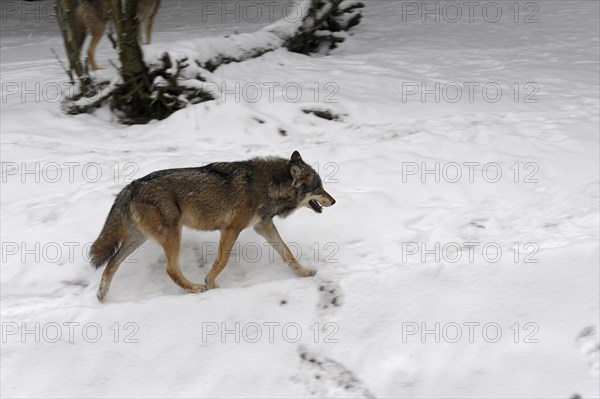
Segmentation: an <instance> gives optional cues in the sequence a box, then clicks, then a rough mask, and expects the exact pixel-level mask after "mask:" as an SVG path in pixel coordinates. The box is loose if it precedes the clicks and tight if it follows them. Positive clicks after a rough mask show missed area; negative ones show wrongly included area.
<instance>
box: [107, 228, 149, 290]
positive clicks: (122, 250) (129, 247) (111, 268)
mask: <svg viewBox="0 0 600 399" xmlns="http://www.w3.org/2000/svg"><path fill="white" fill-rule="evenodd" d="M146 240H147V238H146V236H144V234H143V233H142V232H141V231H139V230H138V229H136V228H135V227H130V228H129V230H128V231H127V233H126V235H125V239H124V240H123V243H122V244H121V247H119V249H118V250H117V252H116V253H115V254H114V255H113V257H112V258H111V259H110V261H109V262H108V265H106V268H105V269H104V272H103V273H102V279H101V280H100V287H99V288H98V293H97V294H96V296H97V297H98V300H99V301H100V302H102V301H103V300H104V297H105V296H106V294H107V293H108V289H109V287H110V283H111V281H112V279H113V276H114V275H115V273H116V272H117V270H118V269H119V266H121V263H123V261H124V260H125V259H127V257H128V256H129V255H131V254H132V253H133V252H134V251H135V250H136V249H138V248H139V246H140V245H142V244H143V243H144V242H145V241H146Z"/></svg>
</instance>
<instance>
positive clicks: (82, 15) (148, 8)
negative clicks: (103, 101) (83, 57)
mask: <svg viewBox="0 0 600 399" xmlns="http://www.w3.org/2000/svg"><path fill="white" fill-rule="evenodd" d="M110 1H111V0H78V2H77V7H76V9H75V14H76V15H75V20H76V27H75V30H76V32H75V34H76V41H77V49H78V51H79V52H80V53H81V48H82V47H83V42H84V41H85V38H86V36H87V33H88V32H90V33H91V34H92V40H91V41H90V45H89V47H88V50H87V58H88V61H89V63H90V66H91V67H92V69H93V70H94V71H97V70H98V69H100V67H99V66H98V64H97V63H96V55H95V54H96V47H97V46H98V43H99V42H100V39H102V36H103V35H104V32H105V31H106V25H107V23H108V20H109V18H110V17H111V12H110ZM159 5H160V0H138V1H137V7H138V11H137V20H138V33H140V36H141V26H140V25H141V24H142V22H144V23H145V24H146V44H150V41H151V40H152V26H153V24H154V16H155V15H156V13H157V11H158V7H159ZM140 41H141V40H140Z"/></svg>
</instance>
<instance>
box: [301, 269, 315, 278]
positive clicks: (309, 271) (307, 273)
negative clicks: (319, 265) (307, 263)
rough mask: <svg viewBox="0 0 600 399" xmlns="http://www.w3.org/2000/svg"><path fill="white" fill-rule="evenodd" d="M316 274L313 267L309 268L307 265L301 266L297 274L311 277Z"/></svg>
mask: <svg viewBox="0 0 600 399" xmlns="http://www.w3.org/2000/svg"><path fill="white" fill-rule="evenodd" d="M315 274H317V271H316V270H315V269H309V268H307V267H301V268H299V269H298V275H299V276H302V277H312V276H314V275H315Z"/></svg>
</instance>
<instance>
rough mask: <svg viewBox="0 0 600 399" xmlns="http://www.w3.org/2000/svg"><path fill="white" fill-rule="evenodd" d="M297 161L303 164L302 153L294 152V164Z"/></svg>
mask: <svg viewBox="0 0 600 399" xmlns="http://www.w3.org/2000/svg"><path fill="white" fill-rule="evenodd" d="M297 161H300V162H302V157H301V156H300V153H299V152H298V151H294V153H293V154H292V162H297Z"/></svg>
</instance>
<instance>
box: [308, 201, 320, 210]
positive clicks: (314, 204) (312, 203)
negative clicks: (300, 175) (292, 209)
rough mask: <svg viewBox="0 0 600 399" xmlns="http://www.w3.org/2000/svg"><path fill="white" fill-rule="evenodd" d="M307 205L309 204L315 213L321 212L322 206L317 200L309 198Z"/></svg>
mask: <svg viewBox="0 0 600 399" xmlns="http://www.w3.org/2000/svg"><path fill="white" fill-rule="evenodd" d="M308 205H310V207H311V208H312V209H313V211H315V212H317V213H321V212H323V206H322V205H321V204H320V203H319V201H316V200H310V201H308Z"/></svg>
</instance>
